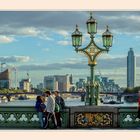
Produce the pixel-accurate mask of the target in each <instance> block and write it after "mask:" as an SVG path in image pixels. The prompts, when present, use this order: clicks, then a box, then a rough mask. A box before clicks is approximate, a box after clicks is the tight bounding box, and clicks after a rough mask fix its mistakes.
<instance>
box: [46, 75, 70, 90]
mask: <svg viewBox="0 0 140 140" xmlns="http://www.w3.org/2000/svg"><path fill="white" fill-rule="evenodd" d="M70 80H71V78H70V76H69V75H68V74H66V75H53V76H45V77H44V88H46V89H48V90H51V91H54V90H59V91H69V90H70V88H71V84H70Z"/></svg>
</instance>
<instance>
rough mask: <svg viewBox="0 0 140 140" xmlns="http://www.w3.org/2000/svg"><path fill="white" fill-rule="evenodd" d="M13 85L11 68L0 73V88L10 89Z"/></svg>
mask: <svg viewBox="0 0 140 140" xmlns="http://www.w3.org/2000/svg"><path fill="white" fill-rule="evenodd" d="M10 87H11V81H10V72H9V69H6V70H5V71H3V72H1V73H0V88H6V89H9V88H10Z"/></svg>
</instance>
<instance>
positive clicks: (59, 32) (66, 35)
mask: <svg viewBox="0 0 140 140" xmlns="http://www.w3.org/2000/svg"><path fill="white" fill-rule="evenodd" d="M57 33H58V34H60V35H62V36H64V37H68V36H69V33H68V32H67V31H65V30H59V31H57Z"/></svg>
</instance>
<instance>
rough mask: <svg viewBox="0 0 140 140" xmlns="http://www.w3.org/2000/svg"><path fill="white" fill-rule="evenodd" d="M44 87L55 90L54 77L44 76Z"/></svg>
mask: <svg viewBox="0 0 140 140" xmlns="http://www.w3.org/2000/svg"><path fill="white" fill-rule="evenodd" d="M44 88H45V89H48V90H51V91H53V90H56V78H55V77H54V76H45V77H44Z"/></svg>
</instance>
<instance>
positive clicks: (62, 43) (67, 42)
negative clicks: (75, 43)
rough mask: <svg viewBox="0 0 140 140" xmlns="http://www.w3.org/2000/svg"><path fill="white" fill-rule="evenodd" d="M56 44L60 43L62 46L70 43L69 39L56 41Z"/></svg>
mask: <svg viewBox="0 0 140 140" xmlns="http://www.w3.org/2000/svg"><path fill="white" fill-rule="evenodd" d="M57 44H58V45H62V46H68V45H71V43H70V42H69V41H58V42H57Z"/></svg>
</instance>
